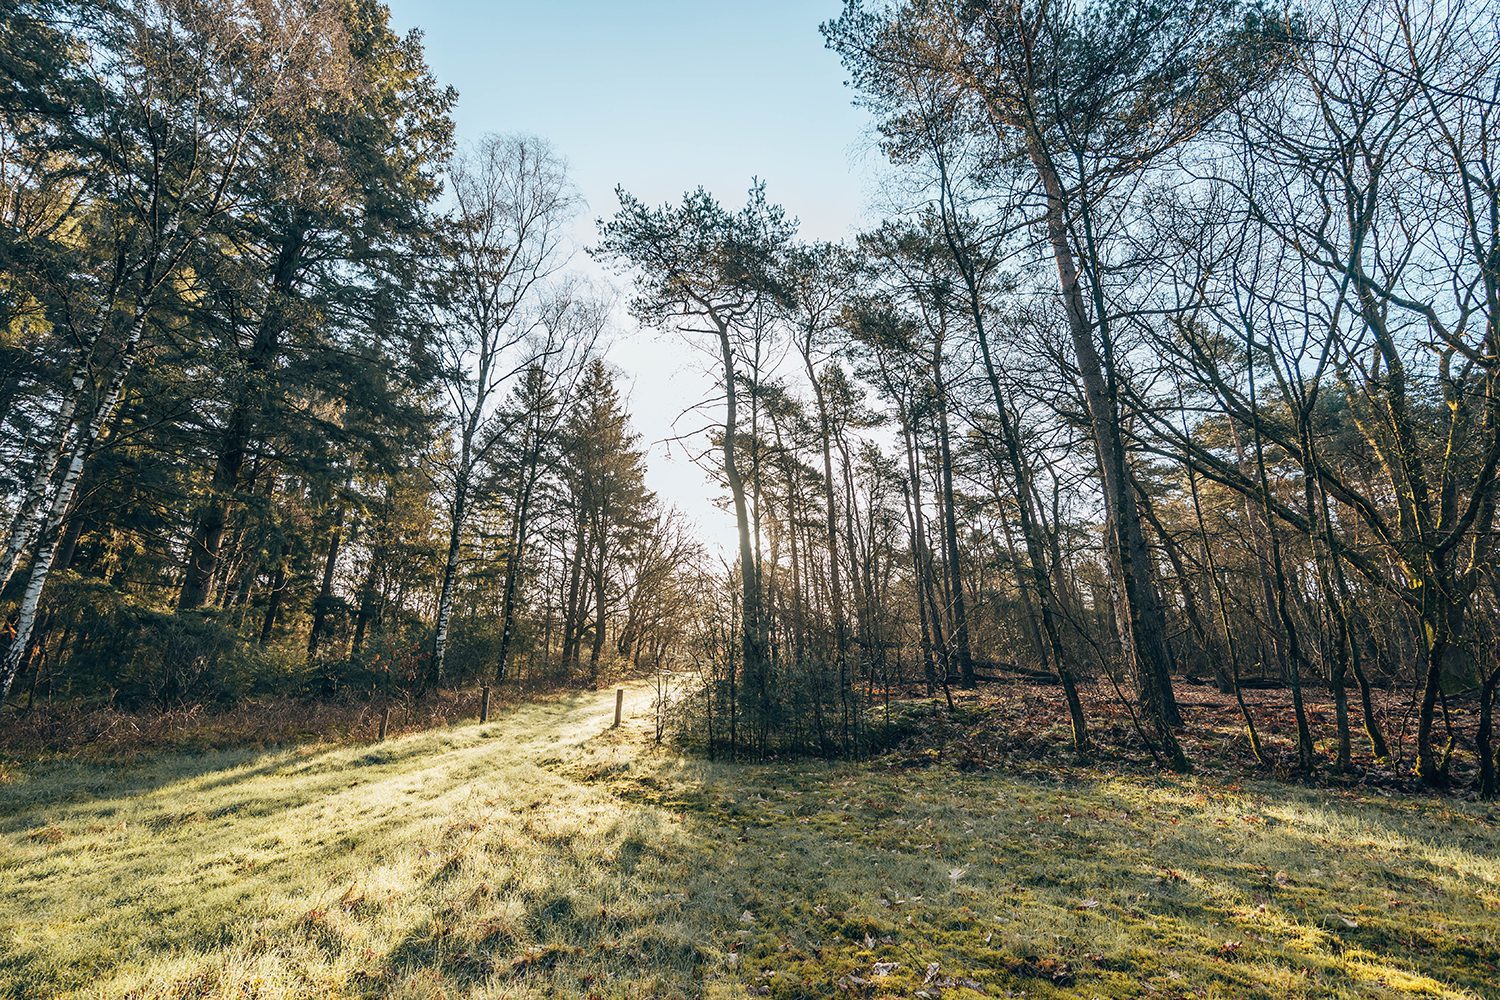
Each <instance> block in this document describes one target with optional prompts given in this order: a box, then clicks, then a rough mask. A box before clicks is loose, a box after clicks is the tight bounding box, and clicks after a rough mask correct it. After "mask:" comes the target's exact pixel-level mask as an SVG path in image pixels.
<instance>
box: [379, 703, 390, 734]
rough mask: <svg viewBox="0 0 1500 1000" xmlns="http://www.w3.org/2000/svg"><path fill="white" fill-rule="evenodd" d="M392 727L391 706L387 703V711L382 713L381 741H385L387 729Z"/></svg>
mask: <svg viewBox="0 0 1500 1000" xmlns="http://www.w3.org/2000/svg"><path fill="white" fill-rule="evenodd" d="M389 728H391V706H389V705H387V706H386V707H385V711H384V712H381V713H380V742H382V743H384V742H385V731H386V730H387V729H389Z"/></svg>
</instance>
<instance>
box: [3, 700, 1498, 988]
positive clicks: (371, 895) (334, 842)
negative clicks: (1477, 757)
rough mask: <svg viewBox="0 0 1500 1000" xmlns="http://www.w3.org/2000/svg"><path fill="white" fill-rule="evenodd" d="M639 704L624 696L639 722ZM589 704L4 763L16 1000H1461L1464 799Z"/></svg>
mask: <svg viewBox="0 0 1500 1000" xmlns="http://www.w3.org/2000/svg"><path fill="white" fill-rule="evenodd" d="M647 698H648V695H647V694H646V693H645V691H644V690H640V691H637V692H635V693H634V694H633V700H635V701H637V702H638V704H639V705H640V706H641V707H642V708H643V709H644V707H645V705H646V701H647ZM612 711H613V696H612V693H611V694H600V695H594V694H589V695H580V696H578V697H576V698H573V699H571V700H567V701H560V702H552V703H547V704H540V705H531V706H524V707H521V708H517V709H515V710H512V711H509V712H507V713H506V714H504V715H503V716H501V717H500V718H499V719H498V721H496V722H492V723H490V724H489V725H485V726H479V725H466V726H458V727H454V728H451V729H444V730H437V731H433V732H428V733H422V734H418V735H414V736H409V737H405V738H402V739H398V740H392V741H390V742H388V743H386V744H383V745H380V746H374V747H342V748H327V747H304V748H297V749H288V750H280V751H273V752H265V751H232V750H219V751H214V752H210V753H203V754H186V753H168V754H162V755H158V756H154V757H151V758H149V759H145V760H142V761H140V762H137V763H134V764H132V765H130V766H118V765H108V764H101V763H83V762H76V761H75V762H67V761H63V762H58V761H51V762H46V763H37V764H33V765H27V764H25V763H19V764H17V763H12V764H11V765H10V766H9V767H8V769H7V770H6V771H5V772H4V778H3V779H0V886H3V887H4V892H3V893H0V994H4V995H10V996H15V997H26V998H30V997H38V998H39V997H53V996H59V995H75V996H88V997H139V998H167V997H182V998H188V997H194V998H196V997H226V998H227V997H303V996H306V997H325V996H328V997H374V996H392V997H410V998H417V997H449V996H453V997H494V998H500V997H506V998H510V997H517V998H520V997H543V996H560V997H572V996H578V997H599V998H606V997H699V996H703V997H714V998H739V997H748V996H771V997H783V998H794V997H796V998H800V997H946V998H951V1000H958V998H972V997H980V996H988V997H997V996H1027V997H1080V998H1089V997H1135V996H1142V995H1155V996H1162V997H1223V998H1230V997H1247V996H1260V997H1277V998H1280V997H1390V996H1438V997H1477V996H1486V995H1494V991H1495V985H1494V984H1496V983H1497V982H1500V967H1497V964H1496V963H1497V955H1500V850H1497V848H1500V832H1497V829H1496V826H1495V817H1494V815H1493V813H1492V812H1490V811H1489V810H1487V809H1486V808H1485V807H1484V806H1482V805H1475V804H1468V803H1461V802H1455V801H1450V800H1442V799H1433V798H1414V797H1401V796H1383V795H1371V794H1366V793H1355V792H1347V791H1326V790H1324V791H1314V790H1307V789H1300V788H1296V787H1291V786H1285V785H1278V784H1254V783H1245V784H1243V785H1224V784H1216V783H1214V782H1213V781H1210V780H1208V779H1193V778H1189V779H1177V778H1164V777H1163V778H1156V777H1140V776H1125V777H1122V776H1109V775H1104V774H1089V773H1088V772H1081V771H1071V772H1069V775H1068V776H1067V777H1066V778H1065V779H1058V780H1046V779H1038V778H1035V777H1030V778H1015V777H1007V776H1005V775H1004V774H1000V773H995V772H991V773H988V774H971V773H960V772H958V771H956V770H953V769H950V768H946V767H930V768H919V769H901V768H895V767H890V766H886V765H884V764H881V763H879V762H876V763H869V762H866V763H840V764H822V763H811V762H801V763H792V764H776V765H756V766H752V765H735V764H724V763H717V764H715V763H707V762H701V761H691V760H684V759H682V758H681V757H678V756H675V755H673V754H670V753H668V752H665V751H660V750H657V749H655V748H653V747H652V746H651V743H650V738H649V734H648V732H647V729H646V727H645V726H644V724H642V723H636V724H633V725H627V726H625V727H623V728H622V729H621V730H618V731H610V730H608V729H607V726H608V724H609V721H610V718H611V715H612Z"/></svg>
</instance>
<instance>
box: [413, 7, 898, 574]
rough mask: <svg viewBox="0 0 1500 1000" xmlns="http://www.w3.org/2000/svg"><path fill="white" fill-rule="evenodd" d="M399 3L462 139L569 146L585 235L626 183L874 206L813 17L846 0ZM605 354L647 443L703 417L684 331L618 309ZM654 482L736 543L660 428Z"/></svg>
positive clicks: (701, 388) (827, 216) (819, 206)
mask: <svg viewBox="0 0 1500 1000" xmlns="http://www.w3.org/2000/svg"><path fill="white" fill-rule="evenodd" d="M389 2H390V6H391V12H392V17H393V20H394V22H395V24H396V27H397V28H398V29H400V30H402V31H405V30H407V29H409V28H413V27H420V28H421V29H422V30H423V32H424V34H425V44H426V47H427V57H428V62H429V64H430V65H431V66H432V68H433V70H434V71H435V72H436V74H437V76H438V78H439V79H440V80H442V81H443V82H444V83H446V84H449V85H451V86H453V87H455V88H457V90H458V92H459V103H458V109H457V112H456V116H455V117H456V120H457V124H458V130H459V138H460V140H461V141H464V140H469V141H472V140H474V139H476V138H478V137H480V136H482V135H484V134H485V133H488V132H524V133H531V134H534V135H539V136H542V137H544V138H546V139H547V140H549V141H550V142H551V143H552V145H553V146H554V147H555V148H556V149H557V150H558V152H560V153H561V154H562V155H563V156H564V157H565V158H566V159H567V161H568V164H569V169H570V173H571V175H572V178H573V181H574V183H575V184H576V185H577V187H578V188H579V190H580V192H581V193H582V195H583V197H584V198H585V199H586V201H587V202H588V209H587V211H586V212H585V213H584V214H583V215H582V216H581V217H580V219H579V222H578V225H577V227H576V233H577V239H578V240H579V242H580V243H586V242H588V241H590V240H591V239H592V237H593V233H594V225H593V222H594V220H595V219H596V218H598V217H600V216H607V215H609V214H611V213H612V212H613V211H614V209H615V207H616V204H617V203H616V201H615V196H614V190H615V186H616V185H618V184H623V185H624V186H625V188H626V189H627V190H629V191H630V192H631V193H633V194H635V195H637V196H639V197H642V198H644V199H646V200H647V201H648V202H652V203H657V202H662V201H669V200H675V199H677V198H679V197H680V196H681V195H682V194H683V192H685V191H687V190H689V189H691V188H695V187H697V186H699V185H702V186H704V187H706V188H708V189H709V190H710V191H711V192H713V193H714V194H715V195H717V196H718V197H719V198H720V199H721V200H722V201H724V202H725V203H726V204H730V205H733V204H736V203H738V202H739V201H740V200H741V199H743V197H744V193H745V191H746V189H747V188H748V187H749V185H750V182H751V179H752V178H753V177H759V178H761V179H763V180H764V181H766V184H767V191H768V194H769V196H770V197H771V198H772V199H774V200H776V201H778V202H780V203H781V204H782V205H784V206H786V208H787V210H788V212H790V213H791V214H792V215H794V216H796V217H797V218H798V219H800V220H801V222H802V232H803V235H804V236H806V237H808V238H817V239H839V238H842V237H845V236H849V235H851V234H852V233H853V232H854V231H855V230H856V229H857V228H858V226H859V225H860V223H861V221H862V220H863V219H864V218H865V210H864V209H865V205H866V202H867V201H868V197H867V194H868V191H869V188H870V186H871V184H872V183H873V177H872V171H873V170H875V169H876V168H877V166H878V164H877V161H878V158H879V157H878V153H875V152H873V151H871V150H870V149H869V141H868V134H867V121H868V119H867V116H866V115H865V114H864V113H863V112H862V111H861V110H859V109H857V108H854V107H852V106H851V96H852V95H851V92H850V90H849V89H848V88H847V87H845V86H844V73H843V69H842V67H841V66H840V65H839V61H838V58H837V56H835V55H834V54H833V53H832V52H829V51H827V50H826V49H825V48H824V47H823V39H822V36H821V35H820V34H819V33H818V24H819V22H821V21H823V20H826V19H827V18H829V17H832V16H835V15H836V14H837V13H838V11H839V9H840V6H841V4H840V0H768V2H761V3H730V2H724V0H701V2H688V0H622V2H618V3H609V2H601V0H552V2H547V0H538V2H534V3H523V2H517V0H504V2H492V3H483V2H479V0H426V2H419V0H389ZM579 267H580V269H581V270H583V271H585V272H586V273H589V274H590V275H592V276H594V277H595V278H598V279H600V280H605V279H604V276H603V275H602V274H600V273H599V271H598V269H597V268H594V267H593V266H592V265H591V264H590V263H589V262H587V261H586V260H580V263H579ZM621 292H622V298H623V292H624V290H623V289H622V290H621ZM609 358H610V361H611V362H612V363H613V364H614V365H615V366H616V367H618V368H619V369H620V371H621V373H622V375H623V377H624V380H625V382H626V385H627V390H626V391H627V393H628V396H629V399H630V404H631V410H632V415H633V418H634V421H635V424H636V427H637V429H638V430H639V431H640V433H641V435H642V437H643V439H644V440H645V441H646V442H648V443H652V442H662V441H664V440H665V439H667V438H669V437H672V436H673V435H674V433H682V432H684V431H687V430H690V429H692V428H695V427H698V426H701V425H702V424H703V422H704V421H703V419H702V418H696V419H695V418H693V417H691V416H690V417H687V418H684V419H682V420H681V421H677V418H678V416H679V414H680V413H681V412H682V410H683V409H684V407H686V406H688V405H690V404H692V403H695V402H697V401H698V400H699V399H701V398H702V397H703V395H704V394H705V393H706V392H707V387H708V385H709V384H710V383H709V380H708V376H707V375H706V374H705V369H706V367H707V360H706V359H704V358H702V357H700V356H698V355H696V354H695V353H694V352H692V351H689V350H685V349H684V347H683V345H682V342H681V340H680V339H679V338H677V337H676V336H675V335H673V334H670V333H669V334H655V333H652V332H649V331H641V330H637V329H635V328H634V327H633V325H632V324H631V323H630V322H629V320H628V318H627V317H625V316H624V315H623V311H622V316H621V321H620V324H619V329H618V330H617V331H616V332H615V336H614V345H613V347H612V349H611V350H610V354H609ZM674 421H677V422H676V423H675V425H674ZM648 482H649V483H650V485H651V486H652V487H653V488H654V489H656V490H657V492H658V493H660V494H661V495H662V496H663V497H664V498H665V499H666V500H668V501H669V502H671V503H673V504H675V505H677V506H678V507H680V508H682V509H683V510H684V511H685V512H686V513H687V514H688V515H689V516H690V517H692V518H693V519H694V520H695V521H697V522H698V524H699V526H700V529H701V530H702V533H703V535H704V536H705V539H706V540H708V541H709V542H711V543H714V544H715V546H716V547H718V548H721V549H724V550H727V549H729V548H732V545H731V544H728V543H729V540H730V538H731V532H732V522H731V521H730V520H729V519H728V517H727V515H725V514H724V513H723V512H722V511H720V510H718V509H716V508H715V506H714V504H713V503H712V499H713V496H714V495H716V493H717V491H716V490H715V489H713V487H711V486H710V485H709V483H708V481H707V479H706V478H705V477H704V475H703V473H702V472H701V471H700V470H698V469H697V468H695V467H693V466H692V465H691V464H689V463H688V462H687V460H686V458H685V454H684V451H683V449H682V448H680V447H676V448H671V449H669V448H668V447H667V446H666V445H665V444H656V445H654V447H653V449H652V453H651V462H650V471H649V473H648Z"/></svg>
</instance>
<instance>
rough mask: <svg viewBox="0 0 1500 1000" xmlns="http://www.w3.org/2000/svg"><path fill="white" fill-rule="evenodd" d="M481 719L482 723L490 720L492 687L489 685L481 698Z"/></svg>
mask: <svg viewBox="0 0 1500 1000" xmlns="http://www.w3.org/2000/svg"><path fill="white" fill-rule="evenodd" d="M479 721H480V722H481V723H483V722H489V721H490V689H489V687H488V686H486V687H485V689H484V696H483V697H482V698H480V699H479Z"/></svg>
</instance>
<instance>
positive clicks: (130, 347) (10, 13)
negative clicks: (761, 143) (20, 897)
mask: <svg viewBox="0 0 1500 1000" xmlns="http://www.w3.org/2000/svg"><path fill="white" fill-rule="evenodd" d="M453 99H454V95H453V93H452V92H451V91H450V90H448V89H447V88H444V87H443V86H441V85H440V84H439V83H438V82H437V81H436V80H434V78H433V77H432V74H431V73H430V72H429V70H428V68H427V66H426V64H425V61H424V57H423V53H422V49H421V44H420V38H419V37H418V36H417V35H415V34H413V35H409V36H406V37H401V36H399V35H397V34H395V33H394V32H393V31H392V29H391V28H390V26H389V24H388V12H387V11H386V9H385V8H384V6H382V5H381V4H379V3H376V2H370V0H328V2H320V0H264V2H260V0H257V2H253V3H220V2H203V0H119V2H115V0H56V2H53V0H20V2H19V3H12V4H8V5H7V6H6V11H5V13H4V15H3V18H0V212H3V220H0V469H3V471H0V498H3V501H0V506H3V513H4V523H3V527H4V538H3V541H0V545H3V552H0V616H3V621H4V628H5V638H4V641H3V642H0V646H3V649H4V659H3V661H0V700H3V699H4V698H5V697H6V696H9V697H10V698H11V702H10V703H11V704H12V705H15V706H18V707H22V708H24V707H26V706H29V705H31V704H32V703H33V702H34V700H35V699H37V698H38V697H42V698H50V697H53V696H54V695H56V696H66V695H73V696H75V697H79V698H84V699H88V700H105V699H108V700H113V701H115V702H116V703H119V704H127V705H128V704H141V703H152V702H155V703H161V704H176V703H179V702H184V701H201V700H205V699H215V698H219V699H224V698H235V697H239V696H243V695H246V694H252V693H258V692H268V693H279V694H301V693H333V692H349V693H352V694H355V695H364V694H369V693H371V692H379V693H383V694H395V693H397V692H403V693H413V692H420V691H423V690H429V689H431V688H432V687H434V686H437V685H440V684H451V683H459V682H465V681H470V680H482V681H484V682H491V681H499V680H502V679H505V678H518V677H519V678H520V679H521V680H524V681H526V682H528V683H538V684H543V683H561V682H564V681H570V680H594V679H597V678H598V676H599V672H600V670H601V669H604V668H606V667H608V668H612V666H613V664H614V663H615V662H616V661H618V660H622V659H623V660H631V661H635V662H643V661H644V660H646V659H647V658H660V657H661V656H662V655H663V652H664V649H665V646H666V644H667V642H668V640H669V637H670V635H671V634H672V633H671V630H672V627H673V625H672V615H673V614H674V613H675V611H674V609H675V607H676V605H675V603H674V601H673V599H672V597H671V594H672V591H673V588H674V587H676V586H678V584H679V579H678V575H677V571H676V567H677V566H678V565H680V564H684V563H691V561H692V559H691V555H692V542H691V539H690V538H689V537H688V536H687V534H686V533H685V532H684V530H683V527H682V525H681V523H680V519H679V518H678V517H677V516H676V515H675V514H673V513H672V512H671V511H669V510H667V509H665V508H664V507H663V506H662V505H661V504H659V503H658V502H657V501H656V500H655V498H654V497H653V496H652V494H651V493H650V491H649V490H647V489H646V487H645V485H644V482H643V479H642V470H643V462H644V453H643V450H642V448H641V446H640V445H639V443H638V441H637V439H636V437H635V435H634V434H633V432H632V431H631V430H630V427H629V421H628V417H627V414H626V412H625V408H624V404H623V401H622V400H621V398H620V393H619V389H618V387H617V386H616V380H615V377H614V375H613V374H612V373H611V370H610V369H609V368H608V367H607V366H606V365H605V363H604V362H603V360H602V357H601V347H602V343H601V334H602V332H603V330H604V328H605V323H606V318H607V311H608V304H607V303H606V302H605V301H603V300H602V299H601V298H600V297H599V296H598V295H597V294H595V293H594V292H593V291H591V290H590V289H588V288H587V287H585V286H583V285H581V284H579V283H578V282H576V281H575V280H573V279H570V278H568V277H566V276H565V275H564V274H563V271H562V266H563V265H564V264H565V263H566V260H567V256H568V253H569V251H568V249H567V247H566V245H565V243H564V241H563V239H562V233H563V230H564V228H565V226H566V224H567V223H568V221H569V219H570V218H571V215H572V213H573V212H574V211H575V210H576V197H575V195H574V194H573V192H572V189H571V187H570V186H569V184H568V181H567V178H566V174H565V171H564V167H563V164H562V163H561V161H560V160H559V159H558V157H557V156H556V155H555V154H554V153H553V152H552V151H551V150H550V149H549V148H548V147H547V146H546V144H545V143H542V142H540V141H538V140H534V139H517V138H504V139H502V138H495V139H489V140H486V141H484V142H482V143H480V144H479V145H478V146H477V147H476V148H473V149H470V150H455V148H454V143H453V125H452V122H451V119H450V112H451V108H452V105H453Z"/></svg>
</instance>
